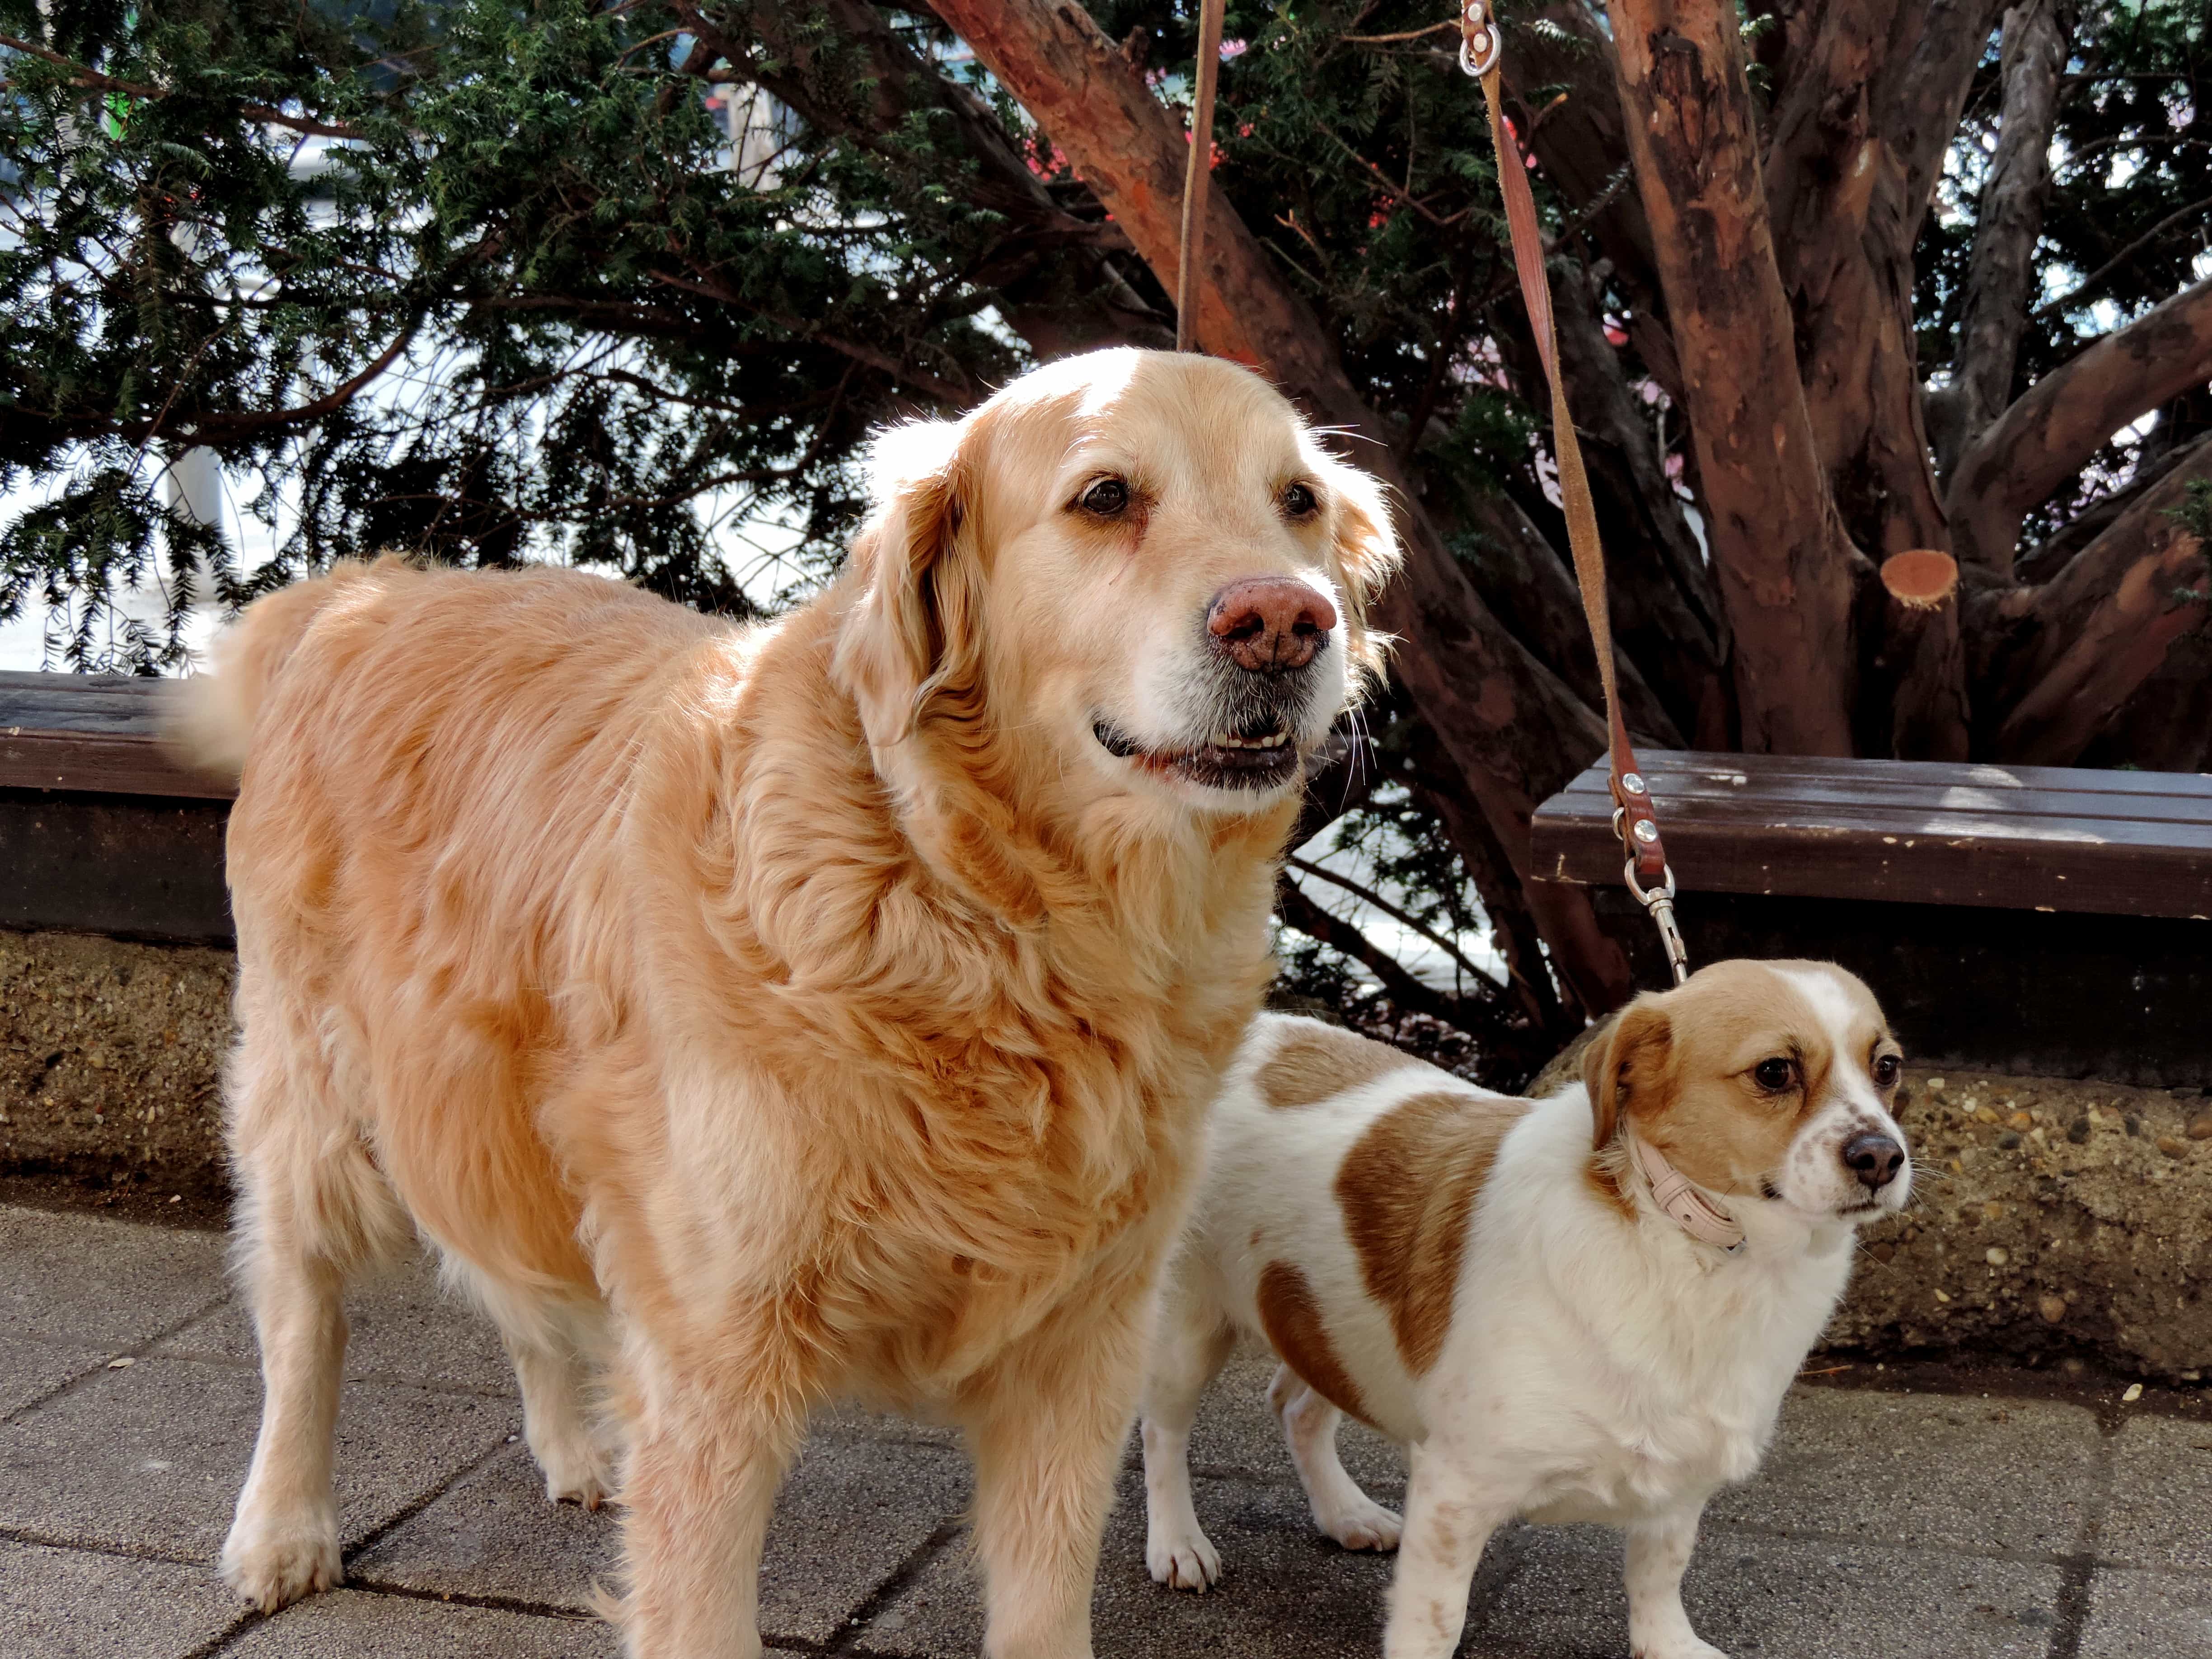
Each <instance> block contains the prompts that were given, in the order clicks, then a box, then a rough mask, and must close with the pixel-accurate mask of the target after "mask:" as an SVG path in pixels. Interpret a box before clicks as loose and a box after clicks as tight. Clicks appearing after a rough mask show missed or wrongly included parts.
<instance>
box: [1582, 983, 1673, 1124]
mask: <svg viewBox="0 0 2212 1659" xmlns="http://www.w3.org/2000/svg"><path fill="white" fill-rule="evenodd" d="M1673 1063H1674V1021H1673V1020H1672V1019H1671V1018H1668V1013H1667V1009H1666V1006H1665V1005H1664V1004H1663V1003H1662V1000H1661V999H1660V998H1659V997H1658V996H1657V995H1656V994H1653V993H1650V992H1646V993H1645V994H1644V995H1642V996H1640V997H1638V998H1637V999H1636V1000H1635V1001H1633V1002H1632V1003H1630V1004H1629V1005H1628V1006H1627V1007H1626V1008H1624V1009H1622V1010H1621V1011H1620V1014H1619V1015H1618V1016H1616V1017H1615V1018H1614V1019H1613V1029H1612V1030H1609V1031H1601V1032H1599V1033H1598V1035H1597V1036H1596V1037H1595V1039H1594V1040H1593V1041H1592V1042H1591V1043H1590V1046H1589V1051H1588V1052H1587V1053H1586V1054H1583V1086H1584V1087H1585V1088H1587V1089H1588V1090H1589V1100H1590V1117H1591V1120H1592V1121H1591V1124H1590V1144H1591V1145H1592V1146H1596V1147H1598V1148H1599V1149H1600V1150H1603V1149H1604V1148H1605V1147H1607V1146H1610V1145H1611V1144H1612V1143H1613V1136H1614V1135H1615V1134H1616V1133H1619V1131H1620V1119H1621V1115H1622V1114H1623V1113H1625V1112H1626V1110H1627V1109H1628V1105H1629V1103H1630V1102H1631V1101H1632V1100H1638V1099H1644V1100H1649V1099H1650V1098H1651V1097H1654V1096H1656V1095H1657V1094H1658V1093H1659V1092H1660V1091H1662V1090H1663V1089H1664V1088H1665V1086H1666V1081H1667V1078H1668V1073H1670V1072H1671V1070H1672V1069H1673Z"/></svg>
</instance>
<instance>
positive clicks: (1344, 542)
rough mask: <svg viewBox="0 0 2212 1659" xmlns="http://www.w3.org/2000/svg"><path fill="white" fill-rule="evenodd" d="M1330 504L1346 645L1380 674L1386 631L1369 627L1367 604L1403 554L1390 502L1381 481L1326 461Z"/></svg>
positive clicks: (1358, 663)
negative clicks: (1331, 500)
mask: <svg viewBox="0 0 2212 1659" xmlns="http://www.w3.org/2000/svg"><path fill="white" fill-rule="evenodd" d="M1326 467H1327V471H1328V488H1329V493H1330V495H1332V496H1333V497H1334V501H1335V507H1334V513H1333V515H1332V518H1331V521H1330V525H1329V543H1330V546H1329V559H1330V562H1331V563H1332V564H1333V565H1334V567H1335V574H1336V584H1337V587H1338V589H1339V590H1340V592H1342V593H1343V595H1344V605H1345V611H1346V618H1345V620H1346V629H1345V647H1346V650H1347V651H1348V652H1349V653H1351V657H1352V664H1353V665H1354V667H1355V668H1356V669H1357V670H1358V671H1360V672H1362V673H1364V674H1366V675H1369V676H1371V677H1373V678H1378V679H1379V678H1381V677H1382V673H1383V653H1384V651H1385V649H1386V648H1387V647H1388V646H1389V642H1390V641H1389V636H1388V635H1381V634H1376V633H1374V632H1372V631H1370V629H1369V628H1368V626H1367V607H1368V606H1369V605H1370V604H1372V603H1373V602H1374V599H1375V596H1376V594H1377V593H1379V592H1382V591H1383V583H1385V582H1387V581H1389V580H1390V578H1391V577H1392V576H1393V575H1394V574H1396V572H1397V569H1398V565H1399V562H1400V560H1401V556H1402V555H1401V551H1400V549H1399V546H1398V536H1397V532H1396V531H1395V529H1393V528H1392V526H1391V519H1390V502H1389V497H1388V496H1387V495H1385V494H1384V491H1383V485H1382V483H1380V482H1379V481H1378V480H1376V478H1374V477H1370V475H1369V474H1367V473H1365V472H1363V471H1360V470H1359V469H1358V467H1356V466H1353V465H1352V464H1351V463H1350V462H1348V461H1340V460H1338V459H1335V458H1334V456H1332V457H1330V458H1329V459H1328V462H1327V463H1326Z"/></svg>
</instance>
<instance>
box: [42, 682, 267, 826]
mask: <svg viewBox="0 0 2212 1659" xmlns="http://www.w3.org/2000/svg"><path fill="white" fill-rule="evenodd" d="M172 685H173V682H166V681H162V680H155V679H132V678H125V677H122V676H117V675H99V674H0V788H5V789H69V790H79V791H85V792H88V793H99V794H121V795H169V796H175V797H179V798H180V799H190V800H228V799H230V798H231V797H232V796H234V795H235V794H236V793H238V792H237V790H236V789H235V787H233V786H232V785H231V784H229V783H228V782H226V781H222V779H218V778H208V777H203V776H201V775H199V774H198V773H197V772H194V771H192V770H191V769H189V768H187V767H185V766H182V765H179V763H177V761H176V760H175V758H174V757H173V756H172V755H171V753H170V751H169V749H168V747H167V744H164V743H163V742H162V741H161V706H162V700H163V698H164V697H165V696H167V690H168V689H169V688H170V687H171V686H172Z"/></svg>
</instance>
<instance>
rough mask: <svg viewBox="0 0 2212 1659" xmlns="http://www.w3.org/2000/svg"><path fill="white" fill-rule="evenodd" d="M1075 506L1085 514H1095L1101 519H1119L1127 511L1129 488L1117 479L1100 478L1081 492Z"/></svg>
mask: <svg viewBox="0 0 2212 1659" xmlns="http://www.w3.org/2000/svg"><path fill="white" fill-rule="evenodd" d="M1077 505H1078V506H1079V507H1082V509H1083V510H1084V511H1085V513H1097V515H1098V516H1099V517H1100V518H1102V519H1115V518H1119V517H1120V516H1121V514H1122V513H1124V512H1126V511H1127V509H1128V506H1129V486H1128V485H1127V484H1125V483H1122V482H1121V480H1120V479H1119V478H1101V479H1100V480H1099V481H1098V482H1097V483H1095V484H1093V485H1091V488H1090V489H1086V490H1085V491H1084V492H1083V498H1082V500H1081V501H1079V502H1077Z"/></svg>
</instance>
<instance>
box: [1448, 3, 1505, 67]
mask: <svg viewBox="0 0 2212 1659" xmlns="http://www.w3.org/2000/svg"><path fill="white" fill-rule="evenodd" d="M1459 27H1460V37H1459V66H1460V67H1461V68H1462V69H1463V70H1466V71H1467V72H1468V74H1469V75H1472V76H1474V77H1475V78H1476V79H1477V80H1480V79H1481V77H1482V76H1486V75H1487V74H1489V73H1490V71H1491V70H1494V69H1496V68H1497V67H1498V54H1499V53H1500V52H1503V51H1504V48H1505V42H1504V40H1503V39H1501V38H1500V36H1499V35H1498V25H1497V24H1496V23H1494V22H1493V21H1491V16H1490V7H1489V5H1488V3H1487V0H1467V4H1466V6H1465V7H1464V8H1463V9H1462V10H1461V12H1460V15H1459Z"/></svg>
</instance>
